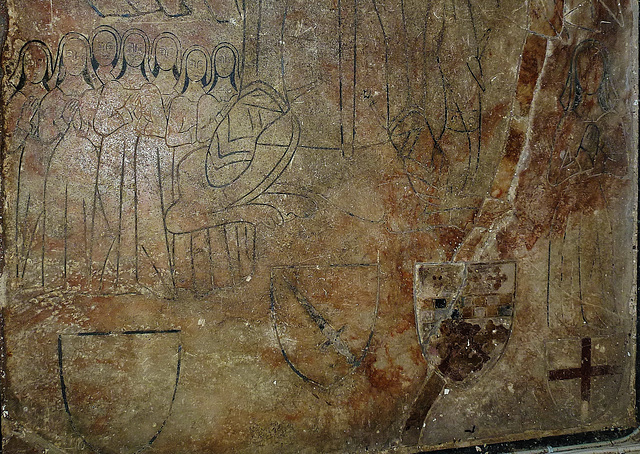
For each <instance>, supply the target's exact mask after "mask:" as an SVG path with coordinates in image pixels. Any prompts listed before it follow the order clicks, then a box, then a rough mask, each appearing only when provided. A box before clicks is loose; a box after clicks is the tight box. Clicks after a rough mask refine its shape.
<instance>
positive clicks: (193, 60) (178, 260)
mask: <svg viewBox="0 0 640 454" xmlns="http://www.w3.org/2000/svg"><path fill="white" fill-rule="evenodd" d="M208 61H209V58H208V56H207V53H206V50H205V49H204V48H203V47H201V46H198V45H194V46H191V47H190V48H189V49H187V50H186V51H185V53H184V56H183V59H182V73H181V75H180V79H179V80H178V84H177V88H178V91H179V93H180V94H179V95H178V96H177V97H176V98H174V99H173V101H172V102H171V109H170V110H169V121H168V124H167V136H166V139H167V145H169V147H171V149H172V152H173V160H172V164H171V175H172V180H171V201H174V200H176V198H177V192H178V184H177V165H178V163H179V162H180V161H181V160H182V159H183V158H184V157H185V156H187V155H189V154H191V153H192V152H194V151H196V150H197V149H198V148H202V147H203V146H204V144H203V143H202V142H198V140H197V128H198V101H199V100H200V99H201V98H202V97H203V96H205V95H206V93H205V86H207V85H208V83H209V79H210V78H211V74H210V65H209V62H208ZM210 235H211V233H210V232H209V231H208V230H207V231H201V232H193V233H189V234H184V235H173V234H172V235H171V243H172V256H173V266H174V280H175V283H176V286H178V287H187V288H190V287H192V286H194V285H196V281H198V279H197V276H199V275H200V274H201V271H202V270H207V274H208V270H209V268H210V266H211V265H212V264H211V263H210V250H209V249H210V247H211V246H210V241H209V238H210ZM196 251H199V252H200V253H197V252H196ZM206 281H208V285H207V284H203V286H204V287H205V288H210V287H211V279H210V277H208V276H207V277H205V282H206Z"/></svg>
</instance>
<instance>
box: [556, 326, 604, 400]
mask: <svg viewBox="0 0 640 454" xmlns="http://www.w3.org/2000/svg"><path fill="white" fill-rule="evenodd" d="M615 373H616V367H615V366H609V365H603V366H592V365H591V338H590V337H585V338H584V339H582V359H581V361H580V367H576V368H574V369H558V370H551V371H549V380H552V381H555V380H571V379H575V378H579V379H580V396H581V397H582V400H583V401H585V402H589V400H590V398H591V377H596V376H599V375H613V374H615Z"/></svg>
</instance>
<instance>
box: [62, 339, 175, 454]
mask: <svg viewBox="0 0 640 454" xmlns="http://www.w3.org/2000/svg"><path fill="white" fill-rule="evenodd" d="M181 352H182V345H181V343H180V331H178V330H170V331H125V332H121V333H102V332H91V333H79V334H70V335H69V334H62V335H60V336H58V362H59V367H60V386H61V389H62V398H63V401H64V406H65V410H66V411H67V413H68V415H69V419H70V422H71V426H72V428H73V430H74V431H75V432H77V434H78V435H79V436H80V437H82V439H83V440H84V441H85V443H86V444H87V445H88V446H89V447H90V448H91V449H92V450H93V451H94V452H99V453H105V454H107V453H108V454H116V453H118V454H132V453H137V452H140V451H142V450H144V449H145V448H148V447H149V446H151V444H152V443H153V442H154V441H155V440H156V438H157V437H158V435H160V432H162V429H163V428H164V426H165V424H166V421H167V418H168V417H169V414H170V413H171V408H172V405H173V401H174V399H175V393H176V390H177V386H178V380H179V377H180V359H181Z"/></svg>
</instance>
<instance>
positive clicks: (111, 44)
mask: <svg viewBox="0 0 640 454" xmlns="http://www.w3.org/2000/svg"><path fill="white" fill-rule="evenodd" d="M119 49H120V35H119V34H118V32H117V31H116V29H115V28H113V27H111V26H109V25H100V26H99V27H98V28H96V29H95V30H94V32H93V37H92V38H91V66H92V67H93V70H94V71H95V72H96V74H97V75H98V78H99V79H100V81H101V82H102V84H103V85H104V84H106V83H108V82H110V81H112V80H113V79H114V78H115V77H116V76H115V75H114V74H113V70H114V68H115V67H116V65H117V64H118V51H119Z"/></svg>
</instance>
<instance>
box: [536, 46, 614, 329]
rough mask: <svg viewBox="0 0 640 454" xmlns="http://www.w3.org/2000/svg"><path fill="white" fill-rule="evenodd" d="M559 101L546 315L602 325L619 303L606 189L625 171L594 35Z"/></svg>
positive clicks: (564, 322) (579, 51) (565, 323)
mask: <svg viewBox="0 0 640 454" xmlns="http://www.w3.org/2000/svg"><path fill="white" fill-rule="evenodd" d="M560 103H561V104H562V107H563V109H564V115H563V117H562V119H561V121H560V123H559V125H558V129H557V131H556V137H555V141H554V148H553V153H552V156H551V158H550V161H549V167H548V174H547V179H548V182H549V184H550V185H551V186H552V187H553V188H555V191H557V203H556V208H555V210H554V213H553V219H552V220H551V230H550V232H549V261H548V263H549V284H548V288H547V306H548V321H549V325H550V326H552V327H554V326H561V327H564V328H579V327H585V328H595V329H607V328H611V327H612V326H615V325H616V324H617V323H618V321H617V317H618V316H619V315H618V314H619V312H620V310H621V308H620V307H619V303H618V302H616V297H615V295H616V292H615V289H614V288H613V277H614V262H613V260H614V248H613V233H614V232H613V228H612V223H611V219H610V216H609V210H608V202H607V195H606V194H607V193H608V191H607V188H609V190H611V189H610V187H611V185H612V184H613V185H615V183H616V182H615V180H619V177H620V176H623V175H624V174H625V173H626V166H627V157H626V151H625V150H626V146H625V144H624V138H623V134H622V133H620V134H617V132H619V130H618V128H616V126H617V125H615V123H614V122H613V120H614V119H615V114H614V113H613V107H614V103H615V93H614V90H613V86H612V83H611V80H610V68H609V58H608V55H607V50H606V48H605V47H604V46H602V45H601V44H600V43H599V42H597V41H595V40H591V39H589V40H585V41H582V42H581V43H580V44H578V45H577V46H576V48H575V50H574V52H573V56H572V59H571V66H570V69H569V75H568V77H567V82H566V84H565V88H564V90H563V92H562V94H561V97H560ZM612 123H613V124H612ZM608 130H614V131H616V134H612V133H609V131H608Z"/></svg>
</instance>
